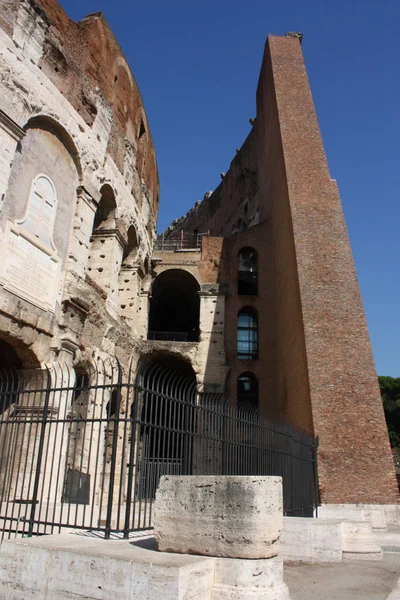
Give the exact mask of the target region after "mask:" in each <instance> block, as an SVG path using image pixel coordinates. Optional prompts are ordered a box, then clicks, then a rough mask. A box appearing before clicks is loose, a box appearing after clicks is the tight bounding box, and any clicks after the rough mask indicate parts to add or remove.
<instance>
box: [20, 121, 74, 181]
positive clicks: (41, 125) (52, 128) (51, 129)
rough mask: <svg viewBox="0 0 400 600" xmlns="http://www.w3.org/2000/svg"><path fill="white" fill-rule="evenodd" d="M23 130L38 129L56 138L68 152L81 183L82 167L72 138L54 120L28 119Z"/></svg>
mask: <svg viewBox="0 0 400 600" xmlns="http://www.w3.org/2000/svg"><path fill="white" fill-rule="evenodd" d="M24 129H25V130H26V131H28V130H29V129H40V130H42V131H47V132H48V133H50V134H51V135H53V136H54V137H56V138H57V139H58V140H59V141H60V142H61V143H62V145H63V146H64V147H65V148H66V150H67V151H68V152H69V154H70V156H71V158H72V160H73V161H74V163H75V168H76V170H77V173H78V176H79V180H80V181H82V177H83V175H82V166H81V163H80V159H79V153H78V149H77V147H76V145H75V142H74V140H73V138H72V136H71V135H70V134H69V133H68V131H67V130H66V129H65V128H64V127H63V126H62V125H61V124H60V123H59V122H58V121H56V119H53V118H52V117H49V116H47V115H38V116H37V117H32V119H30V120H29V121H28V123H27V124H26V125H25V127H24Z"/></svg>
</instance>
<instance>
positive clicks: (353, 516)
mask: <svg viewBox="0 0 400 600" xmlns="http://www.w3.org/2000/svg"><path fill="white" fill-rule="evenodd" d="M318 515H319V516H320V517H322V518H324V519H341V520H350V521H369V522H370V523H371V524H372V528H373V529H380V530H382V531H385V530H386V516H385V507H384V505H382V504H322V505H321V506H320V507H319V508H318Z"/></svg>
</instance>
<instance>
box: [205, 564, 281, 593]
mask: <svg viewBox="0 0 400 600" xmlns="http://www.w3.org/2000/svg"><path fill="white" fill-rule="evenodd" d="M211 600H289V590H288V588H287V585H286V584H285V583H284V581H283V563H282V559H281V558H280V557H278V556H275V557H273V558H268V559H260V560H238V559H231V558H218V559H216V561H215V578H214V585H213V587H212V593H211Z"/></svg>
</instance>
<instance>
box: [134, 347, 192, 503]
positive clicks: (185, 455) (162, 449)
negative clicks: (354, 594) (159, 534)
mask: <svg viewBox="0 0 400 600" xmlns="http://www.w3.org/2000/svg"><path fill="white" fill-rule="evenodd" d="M138 380H139V386H140V389H141V393H140V397H139V402H138V404H137V405H136V407H135V406H134V407H132V409H133V412H134V411H136V417H137V418H138V420H139V421H140V423H141V425H140V432H139V440H138V442H139V443H138V454H137V456H138V463H137V464H138V470H139V477H138V478H137V484H138V490H139V489H140V492H139V493H140V495H141V498H142V499H144V498H147V499H152V498H153V497H154V494H155V491H156V488H157V485H158V482H159V479H160V477H161V475H190V474H191V472H192V435H191V434H192V433H193V428H194V416H195V405H196V377H195V373H194V371H193V369H192V367H191V366H190V365H189V364H188V363H187V362H185V361H184V360H182V359H180V358H178V357H174V356H168V355H164V356H163V355H161V356H159V357H157V358H156V359H154V360H152V361H151V362H148V363H147V364H145V365H144V367H143V368H142V369H141V370H140V371H139V375H138ZM132 416H134V415H132Z"/></svg>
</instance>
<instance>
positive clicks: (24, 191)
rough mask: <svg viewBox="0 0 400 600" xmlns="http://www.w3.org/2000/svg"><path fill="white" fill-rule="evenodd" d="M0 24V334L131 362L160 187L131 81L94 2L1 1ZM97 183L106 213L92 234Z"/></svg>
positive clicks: (53, 355)
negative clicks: (131, 252) (87, 6)
mask: <svg viewBox="0 0 400 600" xmlns="http://www.w3.org/2000/svg"><path fill="white" fill-rule="evenodd" d="M0 24H1V27H2V28H1V29H0V71H1V75H2V77H1V84H0V111H1V112H0V141H1V146H2V152H1V156H0V245H1V253H2V257H3V259H4V260H3V265H2V268H1V272H0V313H1V317H0V337H1V338H2V339H3V340H7V343H10V344H11V345H13V346H14V347H15V348H16V349H18V351H19V352H21V347H23V348H24V351H23V352H22V353H23V354H24V356H28V355H29V356H31V361H33V362H39V363H43V362H48V361H53V360H56V359H57V358H58V359H63V360H67V359H68V361H73V362H74V363H75V364H77V363H79V362H80V361H81V362H82V361H83V360H89V361H90V360H93V359H95V358H96V356H99V355H103V356H111V357H112V356H115V355H117V356H118V357H119V358H120V360H121V361H122V362H123V363H125V364H127V362H129V360H130V357H131V355H132V354H135V353H136V354H137V355H139V353H140V343H139V329H140V327H142V329H143V327H144V326H146V327H147V323H146V325H144V324H143V323H142V324H140V323H138V320H137V318H136V317H137V314H138V311H139V309H140V308H141V307H140V303H141V289H142V287H143V286H144V281H145V280H146V278H150V277H151V276H150V270H149V269H150V255H151V249H152V243H153V239H154V235H155V222H156V218H157V212H158V198H159V191H158V174H157V166H156V161H155V154H154V148H153V144H152V140H151V134H150V130H149V126H148V123H147V119H146V114H145V112H144V109H143V103H142V99H141V96H140V92H139V90H138V87H137V84H136V82H135V80H134V78H133V76H132V73H131V71H130V69H129V67H128V65H127V63H126V60H125V58H124V56H123V55H122V53H121V50H120V48H119V45H118V43H117V41H116V39H115V38H114V36H113V34H112V32H111V30H110V29H109V27H108V24H107V23H106V21H105V19H104V17H103V16H102V15H101V13H96V14H93V15H90V16H89V17H87V18H85V19H83V20H82V21H80V22H79V23H75V22H74V21H72V20H71V19H69V18H68V16H67V15H66V14H65V13H64V11H63V10H62V9H61V7H60V6H59V5H58V4H57V3H56V2H53V1H52V2H48V1H46V0H43V1H40V0H38V1H35V0H29V1H28V0H10V1H8V2H6V3H2V5H1V8H0ZM46 182H47V183H46ZM37 186H39V187H37ZM46 186H47V191H46V190H45V188H46ZM105 186H106V187H107V188H108V189H109V190H111V194H112V196H113V198H114V202H115V211H114V213H115V214H114V221H113V224H112V227H111V228H110V227H108V226H107V227H108V229H107V231H106V226H105V225H103V226H102V227H101V232H100V233H101V236H102V239H99V238H96V240H97V241H96V240H94V238H93V231H94V228H95V225H96V219H97V218H98V217H97V215H98V212H97V211H98V210H99V205H100V206H101V202H102V195H103V194H104V192H103V190H104V189H105ZM36 188H37V189H36ZM39 188H40V189H39ZM40 190H42V191H40ZM49 190H50V191H51V194H50V195H51V196H52V198H51V199H50V200H49V198H48V197H45V196H46V195H47V196H48V195H49ZM100 210H101V208H100ZM41 211H42V212H43V211H44V212H43V215H44V216H45V221H43V218H42V217H43V215H42V212H41ZM46 211H47V213H46ZM39 214H40V215H41V216H40V218H39V217H38V215H39ZM46 215H47V216H46ZM46 219H47V220H46ZM37 223H44V225H41V226H40V227H41V228H42V229H43V231H42V230H41V231H40V232H39V231H36V230H35V227H37V225H36V224H37ZM46 228H47V229H46ZM45 229H46V231H45ZM132 230H134V232H135V235H134V238H135V240H136V246H137V247H136V251H135V262H134V264H133V265H130V266H131V267H132V268H131V269H130V270H129V272H128V274H127V272H126V271H124V280H122V279H121V276H120V273H121V265H122V261H123V260H124V256H125V254H124V253H126V248H127V247H128V245H129V240H128V238H129V235H130V234H129V232H130V231H132ZM96 243H97V244H98V248H97V250H96V247H95V244H96ZM93 255H95V258H96V260H95V261H94V259H93ZM101 260H104V265H103V264H101ZM96 261H97V262H96ZM99 261H100V262H99ZM104 267H105V268H104ZM124 268H125V267H124ZM101 273H102V274H103V275H102V276H101ZM126 278H128V280H127V279H126ZM130 285H131V287H132V289H133V290H134V293H133V294H130ZM120 288H121V292H123V293H121V298H120V297H119V296H120ZM127 294H128V299H129V307H128V308H130V309H131V310H130V312H129V310H128V311H127V309H126V297H127ZM122 296H123V297H122ZM123 307H124V308H123ZM144 310H147V307H146V306H145V307H144ZM127 349H129V350H128V351H127ZM28 350H29V352H28ZM25 366H27V363H26V364H25Z"/></svg>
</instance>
